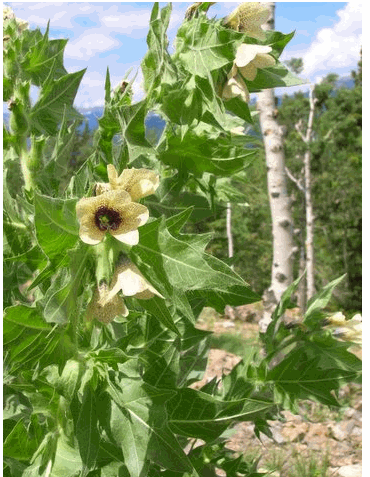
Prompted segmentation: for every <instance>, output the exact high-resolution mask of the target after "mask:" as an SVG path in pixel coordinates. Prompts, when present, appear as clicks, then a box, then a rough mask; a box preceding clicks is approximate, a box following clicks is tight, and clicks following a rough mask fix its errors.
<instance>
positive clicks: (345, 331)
mask: <svg viewBox="0 0 370 477" xmlns="http://www.w3.org/2000/svg"><path fill="white" fill-rule="evenodd" d="M325 326H328V328H331V329H334V333H333V334H334V336H336V337H337V338H340V339H342V340H343V341H352V342H353V343H356V344H359V345H360V344H361V342H362V316H361V315H360V314H357V315H355V316H353V317H352V318H351V319H350V320H346V319H345V316H344V315H343V313H341V312H338V313H335V314H334V315H332V316H329V317H328V318H326V319H325Z"/></svg>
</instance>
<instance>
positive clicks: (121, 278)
mask: <svg viewBox="0 0 370 477" xmlns="http://www.w3.org/2000/svg"><path fill="white" fill-rule="evenodd" d="M119 290H122V293H123V295H124V296H135V297H136V298H139V299H143V300H148V299H149V298H152V297H153V296H154V295H157V296H159V297H161V298H163V296H162V295H161V294H160V293H159V292H158V291H157V290H156V289H155V288H154V287H153V286H152V285H151V284H150V283H149V282H148V281H147V280H146V278H145V277H144V276H143V275H142V273H141V272H140V270H139V269H138V268H137V266H136V265H135V264H134V263H132V262H131V261H130V260H129V259H127V258H126V259H124V260H123V262H122V263H120V265H118V266H117V268H116V271H115V273H114V275H113V279H112V284H111V292H110V294H111V295H113V294H116V293H118V292H119Z"/></svg>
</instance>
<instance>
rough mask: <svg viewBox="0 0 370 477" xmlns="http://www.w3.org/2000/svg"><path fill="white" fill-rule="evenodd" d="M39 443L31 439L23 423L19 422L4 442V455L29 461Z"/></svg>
mask: <svg viewBox="0 0 370 477" xmlns="http://www.w3.org/2000/svg"><path fill="white" fill-rule="evenodd" d="M38 446H39V443H38V442H37V440H36V439H33V438H31V436H30V434H29V432H27V429H26V426H25V425H24V423H23V421H18V422H17V424H16V425H15V426H14V427H13V430H12V431H11V432H10V434H9V435H8V436H7V438H6V439H5V442H4V447H3V453H4V456H6V457H12V458H13V459H17V460H23V461H29V460H30V459H31V457H32V455H33V454H34V452H35V451H36V449H37V447H38Z"/></svg>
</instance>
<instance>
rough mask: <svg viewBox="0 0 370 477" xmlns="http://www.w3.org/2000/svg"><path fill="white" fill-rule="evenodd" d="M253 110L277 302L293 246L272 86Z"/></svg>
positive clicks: (289, 275)
mask: <svg viewBox="0 0 370 477" xmlns="http://www.w3.org/2000/svg"><path fill="white" fill-rule="evenodd" d="M265 5H266V6H267V7H269V8H270V10H271V18H270V19H269V20H268V21H267V23H266V24H265V25H263V28H264V29H265V30H267V29H273V28H274V13H275V12H274V10H275V4H274V3H265ZM257 109H258V111H259V115H260V124H261V131H262V135H263V140H264V145H265V153H266V164H267V186H268V193H269V200H270V209H271V218H272V234H273V264H272V274H271V285H270V289H269V293H268V297H269V299H270V300H273V299H274V300H275V302H278V301H279V300H280V298H281V295H282V294H283V292H284V291H285V290H286V288H287V287H288V286H289V285H290V284H291V283H292V281H293V258H294V257H293V255H294V253H295V252H296V249H295V247H294V243H293V220H292V213H291V200H290V197H289V196H288V193H287V179H286V173H285V155H284V147H283V131H282V129H281V128H280V126H279V124H278V123H277V121H276V119H275V114H274V110H275V95H274V90H273V89H269V90H263V91H262V92H261V93H258V103H257Z"/></svg>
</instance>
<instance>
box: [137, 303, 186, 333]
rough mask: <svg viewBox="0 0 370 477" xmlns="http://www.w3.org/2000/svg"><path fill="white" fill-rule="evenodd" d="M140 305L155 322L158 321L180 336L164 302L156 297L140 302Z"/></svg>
mask: <svg viewBox="0 0 370 477" xmlns="http://www.w3.org/2000/svg"><path fill="white" fill-rule="evenodd" d="M140 304H141V306H142V307H143V308H144V309H145V310H147V311H149V313H151V315H153V316H154V317H155V318H156V319H157V320H159V321H160V322H161V323H162V325H163V326H165V327H166V328H168V329H169V330H171V331H173V332H174V333H176V334H177V335H179V334H180V332H179V330H178V329H177V327H176V325H175V323H174V321H173V317H172V315H171V313H170V312H169V309H168V308H167V306H166V302H165V300H163V299H162V298H160V297H158V296H154V297H153V298H150V299H149V300H142V301H141V302H140Z"/></svg>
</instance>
